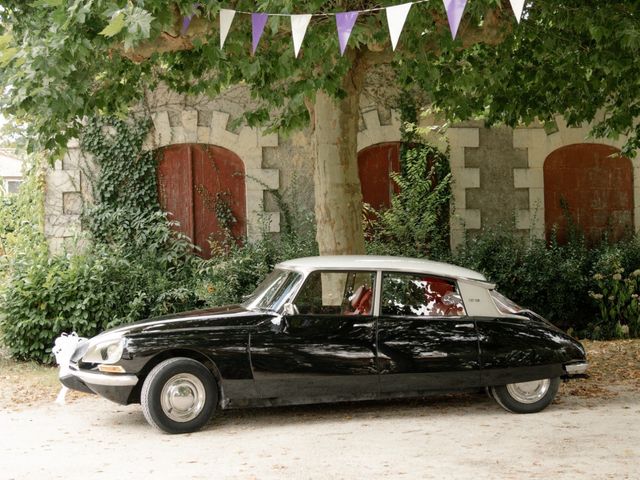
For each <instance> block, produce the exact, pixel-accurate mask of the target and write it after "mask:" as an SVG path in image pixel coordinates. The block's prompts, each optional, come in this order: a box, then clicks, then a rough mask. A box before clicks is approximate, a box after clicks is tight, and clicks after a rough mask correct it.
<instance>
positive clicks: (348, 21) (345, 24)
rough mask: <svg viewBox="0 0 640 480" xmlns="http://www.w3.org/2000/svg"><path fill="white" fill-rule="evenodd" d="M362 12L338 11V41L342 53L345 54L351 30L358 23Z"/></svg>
mask: <svg viewBox="0 0 640 480" xmlns="http://www.w3.org/2000/svg"><path fill="white" fill-rule="evenodd" d="M359 13H360V12H343V13H336V27H337V28H338V42H339V43H340V55H344V51H345V50H346V49H347V42H348V41H349V37H350V36H351V30H353V26H354V25H355V24H356V20H357V19H358V14H359Z"/></svg>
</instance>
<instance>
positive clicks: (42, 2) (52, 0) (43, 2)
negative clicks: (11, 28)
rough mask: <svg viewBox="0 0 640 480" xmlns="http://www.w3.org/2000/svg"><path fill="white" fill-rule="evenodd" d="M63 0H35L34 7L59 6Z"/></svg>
mask: <svg viewBox="0 0 640 480" xmlns="http://www.w3.org/2000/svg"><path fill="white" fill-rule="evenodd" d="M62 2H63V0H39V1H37V2H35V6H36V7H51V8H55V7H59V6H60V5H62Z"/></svg>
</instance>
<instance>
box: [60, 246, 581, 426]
mask: <svg viewBox="0 0 640 480" xmlns="http://www.w3.org/2000/svg"><path fill="white" fill-rule="evenodd" d="M70 338H71V337H65V338H61V339H60V341H59V342H58V350H57V353H58V356H59V358H63V359H64V360H62V361H60V363H61V369H60V372H61V375H60V376H61V381H62V383H63V384H64V385H66V386H67V387H69V388H72V389H76V390H82V391H87V392H94V393H97V394H98V395H102V396H103V397H105V398H108V399H109V400H113V401H114V402H118V403H121V404H130V403H138V402H139V403H142V408H143V411H144V415H145V417H146V418H147V420H148V421H149V423H150V424H151V425H154V426H155V427H157V428H159V429H161V430H164V431H166V432H170V433H181V432H191V431H194V430H197V429H199V428H201V427H202V426H203V425H205V424H206V423H207V421H208V420H209V418H210V417H211V415H212V414H213V413H214V412H215V410H216V409H217V408H234V407H245V406H258V405H263V406H264V405H289V404H302V403H317V402H335V401H350V400H360V399H380V398H390V397H410V396H422V395H426V394H429V393H432V392H446V391H454V390H463V389H478V388H482V387H487V389H488V391H489V393H490V394H491V396H492V397H493V398H494V399H495V400H496V401H497V402H498V403H499V404H500V405H501V406H502V407H504V408H505V409H507V410H509V411H512V412H517V413H533V412H538V411H540V410H542V409H543V408H545V407H546V406H547V405H549V404H550V403H551V401H552V400H553V398H554V396H555V395H556V392H557V391H558V386H559V383H560V379H562V378H564V379H567V378H571V377H575V376H581V375H582V374H584V372H585V371H586V369H587V362H586V360H585V350H584V348H583V347H582V345H581V344H580V343H579V342H577V341H576V340H574V339H573V338H571V337H570V336H568V335H567V334H565V333H563V332H562V331H561V330H559V329H558V328H556V327H554V326H553V325H551V324H550V323H548V322H547V321H545V320H544V319H543V318H541V317H540V316H538V315H536V314H535V313H533V312H531V311H528V310H524V309H522V308H520V307H518V306H517V305H516V304H514V303H513V302H511V301H510V300H508V299H507V298H505V297H504V296H502V295H500V294H499V293H498V292H497V291H495V289H494V286H493V285H492V284H490V283H488V282H487V281H486V279H485V278H484V277H483V276H482V275H481V274H479V273H477V272H474V271H472V270H467V269H464V268H460V267H456V266H453V265H448V264H443V263H437V262H431V261H426V260H415V259H409V258H397V257H374V256H338V257H314V258H302V259H297V260H291V261H287V262H284V263H281V264H279V265H277V266H276V268H275V270H274V271H273V272H272V273H271V274H270V275H269V276H268V277H267V278H266V279H265V280H264V281H263V282H262V284H261V285H260V286H259V287H258V288H257V289H256V291H255V292H254V293H253V294H252V295H251V297H250V298H249V299H248V300H247V301H246V302H245V303H244V304H242V305H234V306H225V307H220V308H212V309H209V310H202V311H195V312H186V313H181V314H177V315H170V316H165V317H161V318H155V319H151V320H146V321H142V322H138V323H135V324H132V325H127V326H124V327H120V328H115V329H112V330H109V331H106V332H104V333H102V334H100V335H98V336H96V337H94V338H92V339H89V340H86V339H80V340H78V339H77V338H76V340H75V341H73V342H65V340H69V339H70ZM65 350H66V355H65V354H64V351H65ZM65 357H66V358H65Z"/></svg>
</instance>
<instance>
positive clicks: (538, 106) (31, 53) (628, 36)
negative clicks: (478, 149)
mask: <svg viewBox="0 0 640 480" xmlns="http://www.w3.org/2000/svg"><path fill="white" fill-rule="evenodd" d="M392 3H393V2H392ZM222 7H224V8H233V9H237V10H241V11H260V12H271V13H312V12H313V13H326V14H329V15H328V16H326V17H314V20H313V21H312V24H311V26H310V27H309V30H308V32H307V38H306V39H305V45H304V46H303V51H302V53H301V55H300V56H299V58H297V59H295V58H294V56H293V53H292V49H291V40H290V38H291V37H290V35H291V33H290V26H289V23H288V21H287V19H286V17H275V16H272V17H270V18H269V23H268V25H267V29H266V32H265V35H264V38H263V40H262V42H261V44H260V46H259V50H258V52H257V54H256V55H255V56H250V55H248V50H249V47H250V45H249V42H248V41H247V39H248V38H250V29H251V25H250V21H249V17H248V16H246V15H237V16H236V18H235V19H234V23H233V27H232V29H231V32H230V34H229V36H228V38H227V41H226V44H225V47H224V49H220V48H219V42H218V35H219V29H218V26H217V25H218V24H217V19H218V12H219V9H220V8H222ZM371 7H379V4H378V3H375V2H361V1H358V2H355V1H347V2H340V3H339V4H335V3H333V2H320V1H316V0H309V1H305V2H290V1H288V0H287V1H284V0H261V1H258V2H248V1H246V0H236V1H229V2H226V3H225V5H224V6H223V5H221V4H220V3H218V2H199V3H198V2H195V3H194V2H193V1H191V0H174V1H173V2H169V4H167V2H166V1H164V0H146V1H145V2H144V3H141V2H137V3H135V2H134V3H132V2H124V1H123V0H93V1H92V2H78V1H73V2H72V1H70V0H60V1H55V2H53V1H40V2H23V1H19V0H6V1H5V2H3V9H2V11H0V35H1V36H0V39H1V41H0V62H2V67H3V68H2V71H1V73H0V86H2V89H3V91H5V95H6V100H5V105H6V107H7V109H8V111H9V112H10V113H11V114H13V115H16V116H17V117H19V118H20V119H21V120H23V121H27V123H28V124H29V136H30V138H31V140H32V143H31V147H32V148H36V147H46V148H51V149H57V148H58V147H62V146H64V145H65V144H66V140H68V139H69V138H72V137H75V136H77V135H78V133H79V132H80V130H81V123H80V121H81V119H82V118H84V117H85V116H86V115H87V114H90V113H92V112H98V111H99V112H102V113H122V112H125V111H126V110H127V107H128V106H129V105H131V104H132V103H133V102H135V101H137V100H138V99H140V98H141V96H142V95H143V94H144V92H145V88H154V87H155V86H156V85H157V83H158V81H160V80H162V81H164V82H166V83H167V84H169V85H170V86H171V87H172V88H173V89H175V90H178V91H182V92H186V93H189V94H198V93H206V94H209V95H215V94H217V93H219V92H220V90H221V89H223V88H224V87H225V86H226V85H229V84H234V83H237V82H246V83H247V84H248V85H249V86H250V88H251V90H252V92H253V94H254V95H255V96H256V97H257V98H259V99H260V100H261V101H262V102H263V103H262V104H261V105H260V106H259V107H258V108H257V109H256V110H254V111H252V112H247V115H246V116H247V119H248V120H249V121H250V122H252V123H259V122H263V123H264V122H267V123H268V122H272V123H273V125H274V126H275V127H278V128H284V129H293V128H298V127H300V126H301V125H303V124H305V123H306V122H307V121H308V118H309V116H308V112H307V110H306V106H305V100H306V99H313V98H314V95H315V92H316V91H318V90H324V91H326V92H328V93H329V94H331V95H333V96H336V97H341V96H343V95H344V94H345V92H344V91H343V89H342V83H341V82H342V79H343V78H344V76H345V74H346V73H347V72H348V71H349V70H350V69H351V68H352V66H353V65H354V64H356V63H359V64H379V63H388V64H390V65H391V66H392V67H393V68H394V69H395V71H396V74H397V77H398V79H399V82H400V84H402V85H414V86H417V87H419V88H420V89H421V90H422V91H423V92H426V93H427V94H428V95H429V97H430V98H431V100H432V101H433V102H434V103H435V105H436V106H437V107H439V108H440V109H441V110H442V111H443V112H444V113H445V114H446V115H447V117H448V118H449V119H466V118H469V117H471V116H474V115H479V114H483V115H486V118H487V119H488V120H489V121H490V122H494V121H502V122H505V123H507V124H509V125H515V124H517V123H519V122H530V121H532V120H533V119H534V118H536V117H538V118H542V119H543V120H552V119H553V115H555V114H558V113H561V114H564V115H565V117H566V118H567V120H568V121H569V123H570V124H576V123H580V122H581V121H583V120H587V121H590V120H592V119H593V118H594V116H595V113H596V112H597V111H600V110H603V111H604V113H605V115H602V117H601V118H602V120H601V121H599V123H598V124H597V126H596V132H597V133H599V134H603V135H606V136H615V135H616V134H621V133H625V134H629V135H630V137H629V138H630V140H629V143H628V146H629V149H631V147H632V146H633V145H636V144H637V142H638V133H639V132H638V130H637V128H640V126H639V127H635V126H634V124H633V119H634V118H636V117H637V116H638V115H639V114H640V104H639V103H638V101H637V100H638V96H639V94H640V91H639V90H638V85H637V82H636V81H635V79H636V78H637V77H638V69H639V68H640V66H638V65H637V62H634V61H632V59H634V58H636V56H637V54H638V50H639V49H640V26H639V24H638V22H637V18H638V14H639V10H638V9H640V5H639V4H638V2H635V1H632V0H626V1H618V0H616V1H613V0H608V1H602V2H598V3H597V4H585V3H584V2H581V1H578V0H562V1H558V0H538V1H535V2H529V3H528V4H527V6H526V11H525V17H524V18H523V20H522V22H521V23H520V24H518V25H516V23H515V20H514V18H513V14H512V12H511V8H510V6H509V4H508V2H506V1H500V0H477V1H474V2H469V3H468V4H467V7H466V12H465V15H464V18H463V23H462V25H461V27H460V29H459V34H458V39H457V40H456V41H452V40H451V36H450V32H449V29H448V27H447V22H446V20H445V16H444V9H443V6H442V4H441V2H427V3H422V4H416V5H414V7H413V11H412V12H411V14H410V15H409V17H408V19H407V23H406V24H405V27H404V31H403V34H402V37H401V42H400V46H399V48H398V49H397V50H396V51H395V52H393V54H391V51H390V46H389V38H388V31H387V27H386V24H385V18H384V13H383V12H381V11H380V12H372V13H368V14H363V15H360V17H359V19H358V22H357V25H356V27H355V28H354V31H353V34H352V37H351V39H350V41H349V45H350V48H349V49H348V50H347V52H346V54H345V56H344V57H340V56H339V54H338V53H337V52H338V46H337V38H336V37H337V36H336V34H335V22H334V20H333V18H332V17H331V15H330V14H331V13H335V12H336V11H348V10H360V9H366V8H371ZM191 14H195V16H194V18H193V20H192V22H191V25H190V27H189V29H188V30H187V31H186V32H181V27H182V18H183V16H185V15H191ZM163 32H165V33H168V34H169V35H166V34H165V35H164V36H161V34H162V33H163ZM168 37H173V38H176V37H179V38H178V40H177V41H175V42H174V43H170V42H169V40H168ZM478 42H486V43H478ZM380 46H384V47H385V49H386V51H383V52H379V54H378V53H374V51H378V50H380V48H379V47H380ZM461 46H464V47H465V48H461ZM129 57H131V58H134V59H138V60H139V59H146V60H147V61H145V62H134V61H132V60H131V59H130V58H129ZM355 59H358V60H363V61H356V62H354V60H355ZM309 72H313V75H309V74H308V73H309ZM13 86H15V87H13ZM549 92H553V94H552V95H551V94H549ZM274 107H275V108H276V109H277V110H278V111H279V112H280V114H279V115H272V112H273V111H274Z"/></svg>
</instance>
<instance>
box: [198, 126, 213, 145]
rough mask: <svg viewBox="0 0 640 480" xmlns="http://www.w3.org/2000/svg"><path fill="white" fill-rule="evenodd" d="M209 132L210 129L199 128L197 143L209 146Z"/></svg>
mask: <svg viewBox="0 0 640 480" xmlns="http://www.w3.org/2000/svg"><path fill="white" fill-rule="evenodd" d="M209 132H210V130H209V127H198V138H197V143H203V144H205V145H208V144H209V143H210V139H209Z"/></svg>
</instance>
